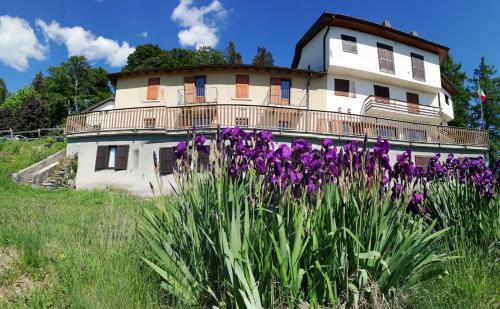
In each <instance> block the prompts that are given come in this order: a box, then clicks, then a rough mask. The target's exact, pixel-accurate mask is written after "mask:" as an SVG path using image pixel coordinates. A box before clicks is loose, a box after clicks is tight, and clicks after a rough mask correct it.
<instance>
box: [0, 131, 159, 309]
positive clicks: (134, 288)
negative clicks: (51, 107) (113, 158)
mask: <svg viewBox="0 0 500 309" xmlns="http://www.w3.org/2000/svg"><path fill="white" fill-rule="evenodd" d="M44 143H45V142H44V141H32V142H20V141H1V140H0V196H1V198H0V249H2V248H3V250H4V251H5V250H6V248H15V249H14V250H16V251H18V252H19V258H17V259H15V261H14V262H12V263H11V264H10V265H9V266H8V268H7V269H6V270H4V271H3V272H1V268H0V307H5V306H9V307H10V306H12V307H19V306H28V307H56V308H62V307H81V308H131V307H137V308H147V307H158V302H161V295H160V294H159V291H158V283H157V281H156V280H157V279H156V276H155V275H154V274H152V272H151V271H150V269H149V268H147V267H146V266H145V265H144V263H142V261H141V260H140V257H139V255H140V254H141V253H142V252H143V248H142V247H141V246H142V242H141V241H137V234H136V233H135V227H136V219H137V218H138V217H139V216H140V214H141V209H142V207H143V206H146V207H150V204H149V203H148V202H141V201H139V200H137V199H134V198H131V197H129V196H127V195H125V194H121V193H113V192H109V193H104V192H84V191H72V190H56V191H48V190H44V189H32V188H30V187H28V186H16V185H15V184H13V183H12V181H11V180H10V178H9V177H10V174H11V173H13V172H15V171H17V170H19V169H21V168H23V167H26V166H28V165H30V164H31V163H33V162H36V161H37V160H39V159H40V158H43V157H46V156H47V155H48V154H50V153H54V152H56V151H57V150H59V149H62V148H63V147H65V145H64V144H53V145H52V146H51V147H46V146H45V145H44ZM0 253H1V251H0ZM0 257H1V254H0ZM1 262H2V261H1V260H0V263H1ZM0 265H1V264H0ZM23 278H28V279H27V280H28V281H29V282H31V286H32V287H31V288H30V289H26V290H27V291H23V292H21V293H17V294H12V293H10V292H11V291H9V290H14V289H15V288H14V287H15V286H19V285H22V284H20V282H22V281H23ZM25 281H26V280H25ZM28 286H29V285H28ZM2 288H3V290H2ZM6 291H7V292H6ZM2 293H3V294H4V295H3V297H2ZM8 293H10V294H9V295H8V296H6V295H7V294H8Z"/></svg>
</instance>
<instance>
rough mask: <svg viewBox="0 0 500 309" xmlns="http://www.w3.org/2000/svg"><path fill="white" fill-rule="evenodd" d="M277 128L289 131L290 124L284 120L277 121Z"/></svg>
mask: <svg viewBox="0 0 500 309" xmlns="http://www.w3.org/2000/svg"><path fill="white" fill-rule="evenodd" d="M278 128H279V129H284V130H286V129H289V128H290V122H289V121H286V120H280V121H278Z"/></svg>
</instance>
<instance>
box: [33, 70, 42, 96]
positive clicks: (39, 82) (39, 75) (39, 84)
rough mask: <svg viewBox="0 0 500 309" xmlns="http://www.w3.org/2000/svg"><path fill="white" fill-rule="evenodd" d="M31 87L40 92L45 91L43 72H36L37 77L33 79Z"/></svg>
mask: <svg viewBox="0 0 500 309" xmlns="http://www.w3.org/2000/svg"><path fill="white" fill-rule="evenodd" d="M31 87H33V89H34V90H35V91H36V92H38V93H43V90H44V89H43V87H44V79H43V73H42V72H38V73H36V75H35V77H34V78H33V80H32V81H31Z"/></svg>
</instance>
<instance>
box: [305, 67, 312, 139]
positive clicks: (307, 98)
mask: <svg viewBox="0 0 500 309" xmlns="http://www.w3.org/2000/svg"><path fill="white" fill-rule="evenodd" d="M310 68H311V66H309V67H308V69H310ZM311 78H312V73H311V72H309V79H308V80H307V86H306V110H309V86H310V85H311ZM307 128H309V117H307V116H306V129H307Z"/></svg>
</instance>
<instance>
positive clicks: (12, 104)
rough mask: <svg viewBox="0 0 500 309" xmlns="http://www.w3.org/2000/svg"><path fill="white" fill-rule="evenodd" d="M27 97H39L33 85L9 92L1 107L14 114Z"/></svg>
mask: <svg viewBox="0 0 500 309" xmlns="http://www.w3.org/2000/svg"><path fill="white" fill-rule="evenodd" d="M27 97H37V98H38V99H40V95H39V94H38V93H37V92H36V91H35V90H34V89H33V87H31V86H28V87H24V88H20V89H19V90H17V91H16V92H14V93H11V94H10V95H9V96H8V97H7V99H5V101H4V102H3V104H2V108H8V109H10V110H11V111H12V113H14V114H15V113H16V112H17V111H18V110H19V108H20V107H21V105H22V104H23V102H24V100H25V99H26V98H27Z"/></svg>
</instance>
